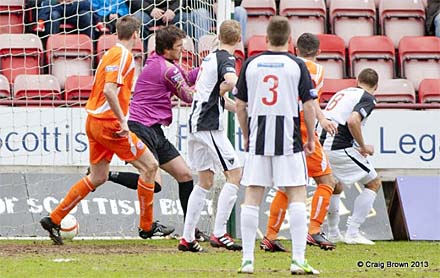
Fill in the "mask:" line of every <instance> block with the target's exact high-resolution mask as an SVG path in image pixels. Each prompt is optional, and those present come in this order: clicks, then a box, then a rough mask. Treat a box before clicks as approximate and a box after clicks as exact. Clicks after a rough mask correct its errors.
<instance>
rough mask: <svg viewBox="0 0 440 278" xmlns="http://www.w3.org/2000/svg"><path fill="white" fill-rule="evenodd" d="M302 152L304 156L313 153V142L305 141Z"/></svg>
mask: <svg viewBox="0 0 440 278" xmlns="http://www.w3.org/2000/svg"><path fill="white" fill-rule="evenodd" d="M304 152H305V154H306V156H309V155H311V154H313V153H314V152H315V141H314V140H311V141H309V140H307V142H306V143H305V144H304Z"/></svg>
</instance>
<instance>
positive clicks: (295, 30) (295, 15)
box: [280, 0, 327, 45]
mask: <svg viewBox="0 0 440 278" xmlns="http://www.w3.org/2000/svg"><path fill="white" fill-rule="evenodd" d="M326 13H327V12H326V7H325V2H324V0H295V1H292V0H281V1H280V15H281V16H285V17H287V18H288V19H289V22H290V27H291V29H292V39H293V43H294V44H295V45H296V41H297V40H298V37H299V36H300V35H301V34H302V33H305V32H308V33H312V34H324V33H325V26H326ZM298 26H300V27H301V28H299V27H298Z"/></svg>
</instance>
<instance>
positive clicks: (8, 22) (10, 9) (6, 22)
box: [0, 0, 24, 34]
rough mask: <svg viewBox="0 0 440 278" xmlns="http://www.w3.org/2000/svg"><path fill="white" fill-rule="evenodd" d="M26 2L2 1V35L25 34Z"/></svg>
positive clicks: (0, 32)
mask: <svg viewBox="0 0 440 278" xmlns="http://www.w3.org/2000/svg"><path fill="white" fill-rule="evenodd" d="M23 31H24V0H2V1H0V34H7V33H10V34H12V33H14V34H23Z"/></svg>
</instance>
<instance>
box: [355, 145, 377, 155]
mask: <svg viewBox="0 0 440 278" xmlns="http://www.w3.org/2000/svg"><path fill="white" fill-rule="evenodd" d="M358 150H359V152H360V153H361V155H363V156H364V157H367V156H368V155H373V154H374V146H373V145H365V146H363V147H359V149H358Z"/></svg>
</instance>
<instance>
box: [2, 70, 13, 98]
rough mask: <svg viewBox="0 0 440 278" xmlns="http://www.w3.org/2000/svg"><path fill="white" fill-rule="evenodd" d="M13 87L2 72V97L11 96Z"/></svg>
mask: <svg viewBox="0 0 440 278" xmlns="http://www.w3.org/2000/svg"><path fill="white" fill-rule="evenodd" d="M10 92H11V89H10V86H9V81H8V79H7V78H6V77H5V76H4V75H1V74H0V98H9V97H10V96H11V93H10Z"/></svg>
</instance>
